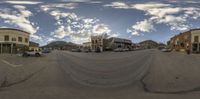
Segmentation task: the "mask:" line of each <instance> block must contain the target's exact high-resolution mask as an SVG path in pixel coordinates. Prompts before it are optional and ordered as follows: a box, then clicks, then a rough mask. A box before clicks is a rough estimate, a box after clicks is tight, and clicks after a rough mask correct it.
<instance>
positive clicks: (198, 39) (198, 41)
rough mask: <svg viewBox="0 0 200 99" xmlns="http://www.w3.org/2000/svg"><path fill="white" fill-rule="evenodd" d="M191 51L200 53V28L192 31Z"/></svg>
mask: <svg viewBox="0 0 200 99" xmlns="http://www.w3.org/2000/svg"><path fill="white" fill-rule="evenodd" d="M191 45H192V48H191V51H192V52H193V53H200V29H194V30H192V31H191Z"/></svg>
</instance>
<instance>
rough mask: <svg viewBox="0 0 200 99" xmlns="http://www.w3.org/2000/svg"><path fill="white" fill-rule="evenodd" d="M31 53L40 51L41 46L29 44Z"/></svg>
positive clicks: (33, 43)
mask: <svg viewBox="0 0 200 99" xmlns="http://www.w3.org/2000/svg"><path fill="white" fill-rule="evenodd" d="M29 50H30V51H39V44H38V43H35V42H29Z"/></svg>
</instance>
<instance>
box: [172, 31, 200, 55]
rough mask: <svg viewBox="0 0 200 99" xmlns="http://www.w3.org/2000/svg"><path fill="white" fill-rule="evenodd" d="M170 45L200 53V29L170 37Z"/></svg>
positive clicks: (179, 49)
mask: <svg viewBox="0 0 200 99" xmlns="http://www.w3.org/2000/svg"><path fill="white" fill-rule="evenodd" d="M170 47H171V48H172V49H174V50H176V51H187V50H189V51H190V52H193V53H200V29H192V30H189V31H186V32H183V33H180V34H178V35H175V36H174V37H172V38H171V39H170Z"/></svg>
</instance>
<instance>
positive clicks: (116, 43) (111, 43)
mask: <svg viewBox="0 0 200 99" xmlns="http://www.w3.org/2000/svg"><path fill="white" fill-rule="evenodd" d="M107 42H108V44H107V48H109V49H111V50H114V49H116V48H124V49H129V50H132V41H131V40H128V39H123V38H116V37H111V38H109V39H108V41H107Z"/></svg>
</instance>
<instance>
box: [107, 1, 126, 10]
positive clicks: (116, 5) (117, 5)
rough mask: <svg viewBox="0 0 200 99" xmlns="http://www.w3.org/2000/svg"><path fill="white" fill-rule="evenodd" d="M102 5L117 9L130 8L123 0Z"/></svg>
mask: <svg viewBox="0 0 200 99" xmlns="http://www.w3.org/2000/svg"><path fill="white" fill-rule="evenodd" d="M104 7H113V8H117V9H130V6H129V5H128V4H126V3H124V2H112V3H111V4H106V5H104Z"/></svg>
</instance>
